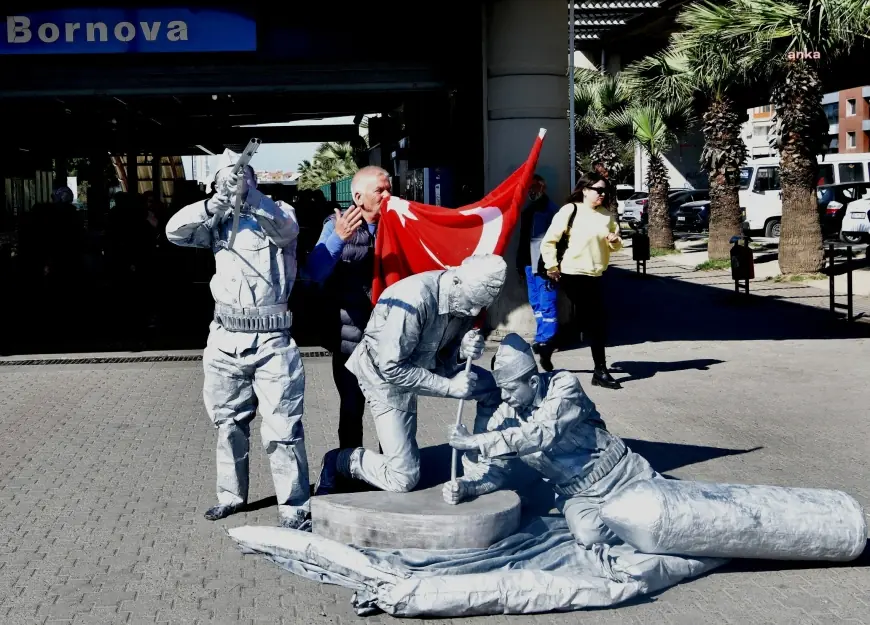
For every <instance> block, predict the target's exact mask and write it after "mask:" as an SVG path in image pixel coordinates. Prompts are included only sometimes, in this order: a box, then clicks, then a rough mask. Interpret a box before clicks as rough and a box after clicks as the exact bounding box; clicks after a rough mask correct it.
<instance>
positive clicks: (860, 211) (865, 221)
mask: <svg viewBox="0 0 870 625" xmlns="http://www.w3.org/2000/svg"><path fill="white" fill-rule="evenodd" d="M868 239H870V198H866V199H863V198H862V199H858V200H855V201H853V202H850V203H849V207H848V208H847V209H846V214H845V215H844V216H843V221H842V224H841V226H840V240H841V241H843V242H844V243H853V244H854V243H863V242H864V241H867V240H868Z"/></svg>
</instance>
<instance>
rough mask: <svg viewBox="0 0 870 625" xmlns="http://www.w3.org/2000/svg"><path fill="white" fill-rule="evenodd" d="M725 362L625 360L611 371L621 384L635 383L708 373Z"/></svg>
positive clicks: (581, 370)
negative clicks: (694, 372) (675, 374)
mask: <svg viewBox="0 0 870 625" xmlns="http://www.w3.org/2000/svg"><path fill="white" fill-rule="evenodd" d="M723 362H725V361H724V360H716V359H713V358H699V359H697V360H680V361H677V362H656V361H644V360H623V361H619V362H614V363H613V364H612V365H610V371H611V373H613V374H616V376H617V380H618V381H619V382H620V383H625V382H635V381H636V380H646V379H649V378H651V377H653V376H654V375H656V374H657V373H672V372H674V371H687V370H689V369H697V370H698V371H708V370H709V369H710V367H711V366H713V365H719V364H722V363H723ZM568 371H570V372H571V373H574V374H577V373H589V374H591V373H592V370H591V369H569V370H568ZM620 373H625V374H627V375H626V376H625V377H621V376H619V374H620Z"/></svg>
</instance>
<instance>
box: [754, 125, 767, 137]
mask: <svg viewBox="0 0 870 625" xmlns="http://www.w3.org/2000/svg"><path fill="white" fill-rule="evenodd" d="M769 129H770V127H769V126H754V127H753V128H752V136H753V137H766V136H767V132H768V130H769Z"/></svg>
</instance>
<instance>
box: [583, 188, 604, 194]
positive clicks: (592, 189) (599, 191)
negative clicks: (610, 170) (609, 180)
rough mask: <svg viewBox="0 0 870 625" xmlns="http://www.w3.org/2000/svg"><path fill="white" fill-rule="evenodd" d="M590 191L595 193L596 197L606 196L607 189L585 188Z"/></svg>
mask: <svg viewBox="0 0 870 625" xmlns="http://www.w3.org/2000/svg"><path fill="white" fill-rule="evenodd" d="M586 188H587V189H589V190H590V191H595V193H597V194H598V195H607V189H606V188H604V187H586Z"/></svg>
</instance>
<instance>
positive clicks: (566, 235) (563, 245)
mask: <svg viewBox="0 0 870 625" xmlns="http://www.w3.org/2000/svg"><path fill="white" fill-rule="evenodd" d="M571 206H573V207H574V210H573V211H572V212H571V217H569V218H568V226H567V227H566V228H565V232H563V233H562V236H561V237H560V238H559V241H558V242H557V243H556V262H557V263H558V264H559V265H561V264H562V257H563V256H565V250H566V249H568V240H569V239H570V238H571V226H572V225H574V217H576V216H577V205H576V204H575V203H574V202H571ZM538 275H539V276H546V275H547V268H546V267H545V266H544V255H543V254H541V256H540V258H538Z"/></svg>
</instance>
